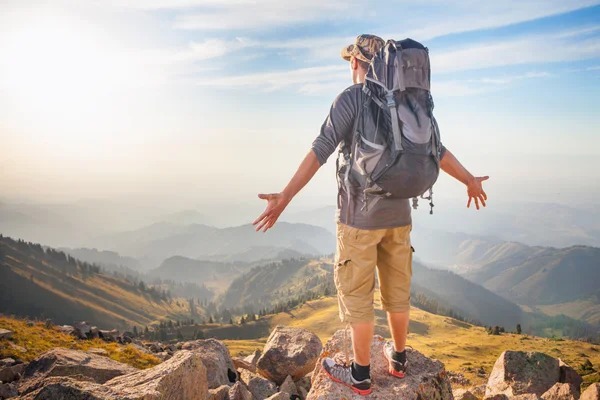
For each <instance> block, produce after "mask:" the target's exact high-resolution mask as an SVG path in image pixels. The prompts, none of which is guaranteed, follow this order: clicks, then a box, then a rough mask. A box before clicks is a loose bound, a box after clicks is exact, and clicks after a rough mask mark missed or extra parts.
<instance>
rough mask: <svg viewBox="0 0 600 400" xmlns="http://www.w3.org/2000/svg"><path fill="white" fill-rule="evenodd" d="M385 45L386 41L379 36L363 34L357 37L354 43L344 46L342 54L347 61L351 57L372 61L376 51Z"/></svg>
mask: <svg viewBox="0 0 600 400" xmlns="http://www.w3.org/2000/svg"><path fill="white" fill-rule="evenodd" d="M384 45H385V42H384V41H383V39H382V38H380V37H379V36H375V35H369V34H362V35H358V36H357V37H356V40H355V41H354V44H351V45H348V46H346V47H344V48H343V49H342V52H341V55H342V58H343V59H344V60H346V61H350V57H355V58H357V59H359V60H361V61H364V62H367V63H370V62H371V59H372V58H373V56H375V53H377V52H378V51H379V50H380V49H381V48H382V47H383V46H384Z"/></svg>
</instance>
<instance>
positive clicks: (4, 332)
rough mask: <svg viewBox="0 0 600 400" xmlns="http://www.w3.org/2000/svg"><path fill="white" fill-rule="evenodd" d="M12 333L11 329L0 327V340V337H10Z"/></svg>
mask: <svg viewBox="0 0 600 400" xmlns="http://www.w3.org/2000/svg"><path fill="white" fill-rule="evenodd" d="M12 335H13V332H12V331H9V330H8V329H0V340H1V339H6V340H8V339H10V338H11V337H12Z"/></svg>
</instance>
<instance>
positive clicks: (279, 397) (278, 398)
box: [267, 392, 290, 400]
mask: <svg viewBox="0 0 600 400" xmlns="http://www.w3.org/2000/svg"><path fill="white" fill-rule="evenodd" d="M267 400H290V395H289V394H288V393H284V392H278V393H275V394H274V395H273V396H271V397H269V398H268V399H267Z"/></svg>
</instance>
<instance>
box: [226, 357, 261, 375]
mask: <svg viewBox="0 0 600 400" xmlns="http://www.w3.org/2000/svg"><path fill="white" fill-rule="evenodd" d="M231 360H232V361H233V366H234V367H235V369H236V370H238V369H245V370H248V371H251V372H254V373H256V365H253V364H251V363H249V362H246V361H245V360H243V359H241V358H239V357H232V358H231Z"/></svg>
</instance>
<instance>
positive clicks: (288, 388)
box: [279, 375, 300, 396]
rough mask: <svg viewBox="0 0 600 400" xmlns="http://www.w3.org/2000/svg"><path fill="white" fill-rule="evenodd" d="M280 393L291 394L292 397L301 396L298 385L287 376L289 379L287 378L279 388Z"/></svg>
mask: <svg viewBox="0 0 600 400" xmlns="http://www.w3.org/2000/svg"><path fill="white" fill-rule="evenodd" d="M279 391H280V392H282V393H289V395H290V396H292V395H296V396H298V395H299V394H300V392H299V391H298V388H297V387H296V384H295V383H294V380H293V379H292V377H291V376H289V375H288V376H287V378H285V381H283V383H282V384H281V386H279Z"/></svg>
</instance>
